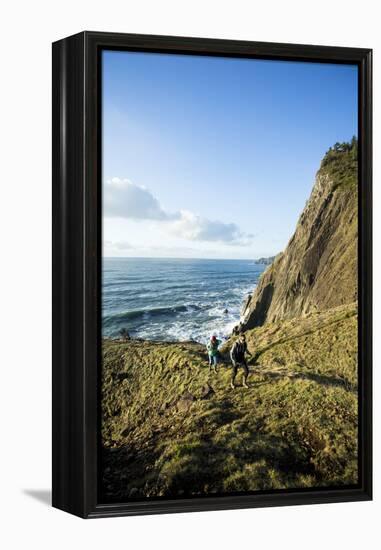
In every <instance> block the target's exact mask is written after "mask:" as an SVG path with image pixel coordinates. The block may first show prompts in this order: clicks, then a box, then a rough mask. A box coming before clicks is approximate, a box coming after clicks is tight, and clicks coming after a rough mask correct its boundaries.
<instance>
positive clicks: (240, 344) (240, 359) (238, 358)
mask: <svg viewBox="0 0 381 550" xmlns="http://www.w3.org/2000/svg"><path fill="white" fill-rule="evenodd" d="M246 353H247V354H248V355H250V356H251V353H250V352H249V350H248V349H247V344H246V336H245V335H244V334H241V335H240V336H239V338H238V340H236V341H235V342H234V344H233V346H232V348H231V350H230V359H231V361H232V378H231V382H230V386H231V388H232V389H233V390H234V388H235V384H234V382H235V377H236V376H237V371H238V366H239V365H241V367H242V368H243V384H242V385H243V387H244V388H248V387H249V386H248V385H247V377H248V376H249V368H248V366H247V363H246V359H245V354H246Z"/></svg>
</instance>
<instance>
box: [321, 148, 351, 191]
mask: <svg viewBox="0 0 381 550" xmlns="http://www.w3.org/2000/svg"><path fill="white" fill-rule="evenodd" d="M319 172H320V174H327V175H329V176H330V178H331V179H332V181H333V187H332V191H334V190H336V189H342V190H343V189H349V188H352V189H354V188H355V187H356V186H357V183H358V142H357V139H356V138H353V139H352V141H351V143H337V144H336V145H335V146H334V147H331V148H330V149H329V151H328V152H327V153H326V154H325V156H324V158H323V160H322V163H321V166H320V170H319Z"/></svg>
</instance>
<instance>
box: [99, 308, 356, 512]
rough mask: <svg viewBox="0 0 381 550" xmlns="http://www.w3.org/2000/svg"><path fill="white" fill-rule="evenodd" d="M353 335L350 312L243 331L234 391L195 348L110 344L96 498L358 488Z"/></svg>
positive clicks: (223, 371)
mask: <svg viewBox="0 0 381 550" xmlns="http://www.w3.org/2000/svg"><path fill="white" fill-rule="evenodd" d="M356 333H357V308H356V304H351V305H347V306H341V307H338V308H335V309H332V310H330V311H326V312H320V313H314V314H310V315H308V316H306V317H305V318H304V319H303V320H291V321H285V322H275V323H270V324H267V325H266V326H264V327H260V328H256V329H252V330H249V331H247V333H246V335H247V341H248V346H249V350H250V351H251V353H252V354H253V357H252V358H251V360H250V361H249V365H250V372H251V374H250V376H249V383H250V388H249V389H244V388H243V387H238V388H236V389H235V390H232V389H231V388H230V387H229V381H230V368H229V367H228V364H227V363H228V361H227V360H228V357H227V355H225V357H224V360H225V361H226V362H225V364H223V365H221V366H220V369H219V371H218V373H217V374H209V367H208V365H207V360H206V356H205V351H204V348H203V346H201V345H199V344H196V343H193V342H189V343H181V344H179V343H177V342H174V343H159V342H157V343H155V342H145V341H127V342H120V341H112V340H105V341H104V344H103V356H104V362H103V402H102V410H103V417H102V438H103V447H104V448H103V461H104V464H103V465H104V484H103V485H104V495H103V498H104V499H105V500H108V501H112V500H121V499H127V498H130V499H131V498H137V499H139V498H142V497H152V496H154V497H155V496H166V497H172V496H179V495H185V496H186V495H204V494H212V493H236V492H241V491H257V490H266V489H267V490H268V489H283V488H292V487H316V486H328V485H330V486H332V485H346V484H355V483H356V482H357V371H356V365H357V346H356V342H357V336H356ZM229 345H230V342H229V343H228V344H226V346H225V348H224V350H223V351H224V352H225V353H226V351H227V349H228V347H229ZM239 376H240V375H239ZM239 376H238V377H237V381H238V382H239Z"/></svg>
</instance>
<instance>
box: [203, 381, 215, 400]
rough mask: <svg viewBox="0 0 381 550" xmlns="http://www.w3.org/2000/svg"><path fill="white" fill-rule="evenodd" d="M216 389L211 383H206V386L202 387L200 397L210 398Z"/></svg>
mask: <svg viewBox="0 0 381 550" xmlns="http://www.w3.org/2000/svg"><path fill="white" fill-rule="evenodd" d="M214 393H215V392H214V389H213V388H212V386H210V385H209V384H205V386H203V387H202V389H201V395H200V399H208V397H211V396H212V395H213V394H214Z"/></svg>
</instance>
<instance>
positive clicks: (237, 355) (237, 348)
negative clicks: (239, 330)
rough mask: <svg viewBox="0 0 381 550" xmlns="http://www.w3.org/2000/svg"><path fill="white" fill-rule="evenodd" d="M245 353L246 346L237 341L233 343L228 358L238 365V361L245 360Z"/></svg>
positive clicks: (244, 343)
mask: <svg viewBox="0 0 381 550" xmlns="http://www.w3.org/2000/svg"><path fill="white" fill-rule="evenodd" d="M246 352H247V344H246V342H240V341H239V340H237V341H236V342H234V344H233V346H232V348H231V350H230V357H231V359H232V361H236V362H237V363H239V362H240V361H243V360H244V359H245V353H246Z"/></svg>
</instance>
